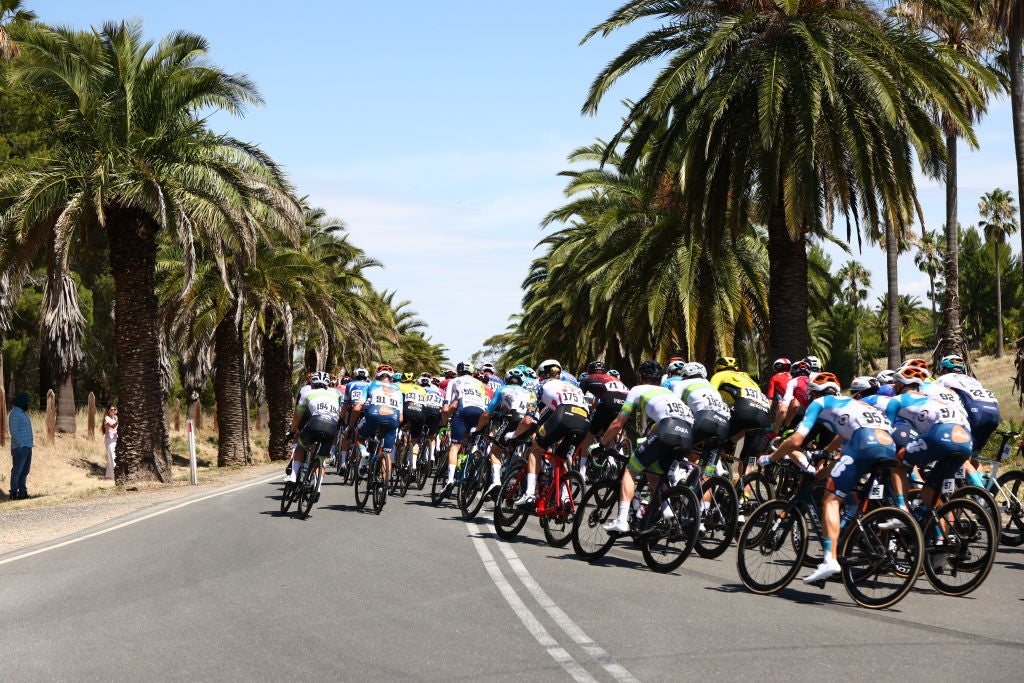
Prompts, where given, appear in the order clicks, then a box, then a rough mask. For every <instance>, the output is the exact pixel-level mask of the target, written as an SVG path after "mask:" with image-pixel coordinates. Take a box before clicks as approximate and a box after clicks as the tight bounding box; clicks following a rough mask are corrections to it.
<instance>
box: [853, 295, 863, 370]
mask: <svg viewBox="0 0 1024 683" xmlns="http://www.w3.org/2000/svg"><path fill="white" fill-rule="evenodd" d="M853 313H854V316H856V317H855V318H854V321H853V374H854V375H860V368H861V365H862V364H863V363H862V359H861V357H860V306H859V305H858V306H854V307H853Z"/></svg>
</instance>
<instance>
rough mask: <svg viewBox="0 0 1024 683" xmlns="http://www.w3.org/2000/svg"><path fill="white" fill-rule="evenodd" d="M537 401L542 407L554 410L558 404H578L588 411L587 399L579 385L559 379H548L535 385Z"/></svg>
mask: <svg viewBox="0 0 1024 683" xmlns="http://www.w3.org/2000/svg"><path fill="white" fill-rule="evenodd" d="M537 389H539V391H538V392H537V403H538V404H539V405H541V406H542V407H544V408H550V409H551V410H554V409H555V408H557V407H558V406H578V407H580V408H583V409H584V410H586V411H588V412H589V411H590V403H589V402H588V401H587V399H586V397H585V396H584V395H583V392H582V391H580V388H579V387H575V386H573V385H571V384H569V383H568V382H565V381H563V380H560V379H548V380H544V381H543V382H541V383H540V386H539V387H537Z"/></svg>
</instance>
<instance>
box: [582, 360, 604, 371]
mask: <svg viewBox="0 0 1024 683" xmlns="http://www.w3.org/2000/svg"><path fill="white" fill-rule="evenodd" d="M606 369H607V368H605V366H604V363H603V362H601V361H599V360H592V361H590V362H589V363H587V373H588V374H591V375H596V374H598V373H599V372H604V371H605V370H606Z"/></svg>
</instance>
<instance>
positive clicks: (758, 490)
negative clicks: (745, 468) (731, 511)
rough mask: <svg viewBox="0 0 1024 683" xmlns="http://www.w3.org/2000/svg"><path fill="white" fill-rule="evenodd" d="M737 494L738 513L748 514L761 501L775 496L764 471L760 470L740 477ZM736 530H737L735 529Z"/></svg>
mask: <svg viewBox="0 0 1024 683" xmlns="http://www.w3.org/2000/svg"><path fill="white" fill-rule="evenodd" d="M737 489H738V490H737V493H738V494H739V513H740V514H741V515H744V516H749V515H750V513H751V512H753V511H754V510H755V509H757V506H758V505H760V504H761V503H766V502H768V501H769V500H771V499H773V498H774V497H775V494H774V492H773V491H772V485H771V484H770V483H768V480H767V479H766V478H765V476H764V473H763V472H761V471H760V470H758V471H756V472H748V473H747V474H745V475H743V477H742V478H741V479H740V485H739V486H738V487H737ZM737 532H739V530H738V529H737Z"/></svg>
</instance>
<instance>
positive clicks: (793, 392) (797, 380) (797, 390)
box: [782, 375, 811, 408]
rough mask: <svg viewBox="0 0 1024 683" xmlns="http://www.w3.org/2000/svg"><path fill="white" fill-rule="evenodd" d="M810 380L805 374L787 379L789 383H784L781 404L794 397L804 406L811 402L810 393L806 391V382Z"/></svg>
mask: <svg viewBox="0 0 1024 683" xmlns="http://www.w3.org/2000/svg"><path fill="white" fill-rule="evenodd" d="M810 381H811V378H810V377H808V376H807V375H801V376H800V377H794V378H793V379H791V380H789V384H787V385H786V393H785V395H784V396H783V397H782V404H783V405H789V402H790V401H792V400H793V399H794V398H795V399H796V400H797V402H798V403H799V404H800V405H801V406H803V407H804V408H806V407H807V406H809V405H810V404H811V394H810V392H809V391H807V383H808V382H810Z"/></svg>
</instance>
